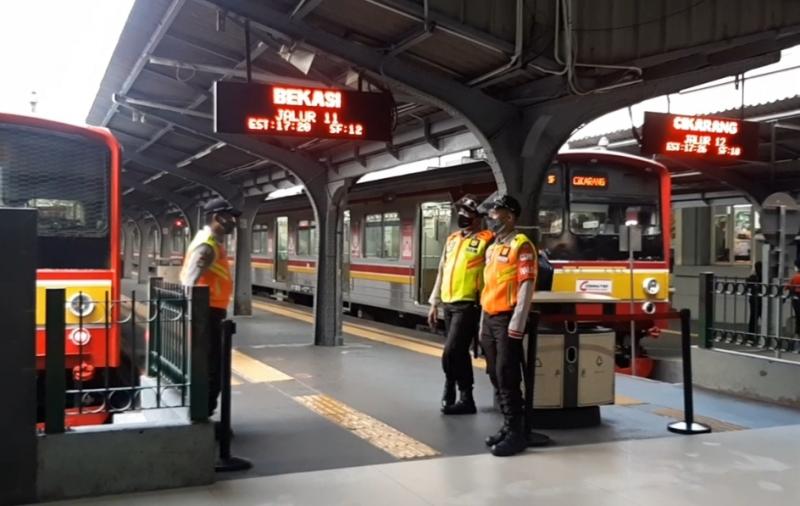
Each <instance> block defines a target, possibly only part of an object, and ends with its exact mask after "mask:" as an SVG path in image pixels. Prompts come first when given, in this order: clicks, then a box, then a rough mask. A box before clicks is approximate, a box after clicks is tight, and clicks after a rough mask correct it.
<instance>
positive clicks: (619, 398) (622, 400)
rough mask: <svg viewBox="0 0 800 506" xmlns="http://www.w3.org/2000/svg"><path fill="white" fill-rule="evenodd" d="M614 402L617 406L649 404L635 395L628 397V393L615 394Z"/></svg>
mask: <svg viewBox="0 0 800 506" xmlns="http://www.w3.org/2000/svg"><path fill="white" fill-rule="evenodd" d="M614 404H616V405H617V406H638V405H640V404H647V403H646V402H644V401H640V400H639V399H634V398H633V397H628V396H627V395H620V394H615V395H614Z"/></svg>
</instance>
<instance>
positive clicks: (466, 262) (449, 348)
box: [428, 195, 493, 415]
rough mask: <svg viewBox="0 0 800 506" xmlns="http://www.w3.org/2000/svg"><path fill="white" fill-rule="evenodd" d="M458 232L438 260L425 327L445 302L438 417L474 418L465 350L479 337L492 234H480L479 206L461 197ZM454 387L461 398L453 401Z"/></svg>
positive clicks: (472, 199) (471, 198) (432, 323)
mask: <svg viewBox="0 0 800 506" xmlns="http://www.w3.org/2000/svg"><path fill="white" fill-rule="evenodd" d="M455 208H456V209H457V211H458V228H459V230H457V231H455V232H453V233H452V234H450V236H449V237H448V238H447V242H446V243H445V248H444V252H443V253H442V257H441V260H440V261H439V273H438V275H437V276H436V282H435V284H434V286H433V291H432V293H431V296H430V299H429V301H428V302H430V305H431V308H430V311H429V312H428V323H429V324H430V326H431V328H435V326H436V322H437V320H438V308H439V306H440V305H442V303H443V306H444V307H443V309H444V319H445V327H446V329H447V340H446V342H445V345H444V353H443V354H442V369H444V375H445V384H444V394H443V395H442V413H444V414H445V415H463V414H474V413H476V412H477V410H476V408H475V400H474V399H473V397H472V387H473V384H474V381H475V380H474V377H473V375H472V361H471V360H470V356H469V345H470V343H471V342H472V340H473V338H474V337H475V335H476V334H477V332H478V320H479V317H480V308H479V307H478V298H479V296H480V290H481V280H482V278H483V262H484V255H485V253H486V248H487V246H488V245H489V243H490V242H491V241H492V238H493V234H492V233H491V232H489V231H488V230H481V215H480V213H479V212H478V201H477V199H476V198H475V197H474V196H473V195H465V196H463V197H462V198H461V199H459V200H458V202H456V204H455ZM456 386H458V391H459V398H458V402H456Z"/></svg>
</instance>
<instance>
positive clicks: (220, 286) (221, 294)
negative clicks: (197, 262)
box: [181, 228, 233, 309]
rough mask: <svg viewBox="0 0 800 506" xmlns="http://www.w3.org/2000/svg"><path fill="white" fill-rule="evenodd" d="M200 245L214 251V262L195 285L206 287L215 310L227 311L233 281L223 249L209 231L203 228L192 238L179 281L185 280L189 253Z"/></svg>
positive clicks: (210, 302)
mask: <svg viewBox="0 0 800 506" xmlns="http://www.w3.org/2000/svg"><path fill="white" fill-rule="evenodd" d="M201 244H207V245H208V246H210V247H211V249H212V250H213V251H214V261H213V262H212V263H211V265H210V266H209V267H208V269H206V271H205V272H204V273H203V275H202V276H200V279H198V280H197V284H199V285H202V286H207V287H208V299H209V305H210V306H211V307H214V308H217V309H227V308H228V304H229V303H230V301H231V295H233V279H231V270H230V263H229V262H228V256H227V254H226V252H225V248H224V247H223V246H222V244H220V243H219V242H218V241H217V240H216V239H215V238H214V234H212V233H211V231H210V230H208V229H207V228H204V229H203V230H201V231H200V232H198V233H197V235H196V236H195V237H194V239H193V240H192V242H191V243H190V244H189V248H187V250H186V256H185V257H184V260H183V267H182V268H181V279H185V274H186V270H187V269H188V262H189V260H190V258H191V253H192V252H193V251H194V250H195V249H197V248H198V247H199V246H200V245H201Z"/></svg>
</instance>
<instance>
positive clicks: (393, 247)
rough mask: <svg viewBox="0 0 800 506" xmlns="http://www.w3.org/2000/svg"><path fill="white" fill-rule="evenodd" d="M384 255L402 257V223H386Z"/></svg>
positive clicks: (384, 229)
mask: <svg viewBox="0 0 800 506" xmlns="http://www.w3.org/2000/svg"><path fill="white" fill-rule="evenodd" d="M383 257H384V258H400V224H399V223H395V224H386V225H384V227H383Z"/></svg>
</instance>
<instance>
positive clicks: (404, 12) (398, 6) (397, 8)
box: [365, 0, 514, 54]
mask: <svg viewBox="0 0 800 506" xmlns="http://www.w3.org/2000/svg"><path fill="white" fill-rule="evenodd" d="M365 1H366V2H367V3H369V4H372V5H374V6H376V7H380V8H381V9H384V10H387V11H390V12H393V13H395V14H397V15H400V16H403V17H405V18H408V19H413V20H414V21H419V22H420V23H425V22H426V21H429V22H433V23H436V25H437V29H438V30H440V31H442V32H445V33H447V34H449V35H453V36H455V37H458V38H460V39H463V40H466V41H468V42H471V43H473V44H476V45H478V46H481V47H483V48H486V49H489V50H491V51H494V52H496V53H504V54H505V53H509V54H510V53H512V52H514V44H512V43H510V42H508V41H507V40H505V39H501V38H498V37H495V36H494V35H491V34H489V33H486V32H484V31H482V30H478V29H476V28H473V27H471V26H468V25H465V24H464V23H461V22H460V21H456V20H454V19H451V18H448V17H447V16H443V15H441V14H437V13H435V12H433V11H428V13H427V14H428V17H427V20H426V18H425V8H424V7H423V6H422V5H420V4H418V3H416V2H410V1H408V0H365Z"/></svg>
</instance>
